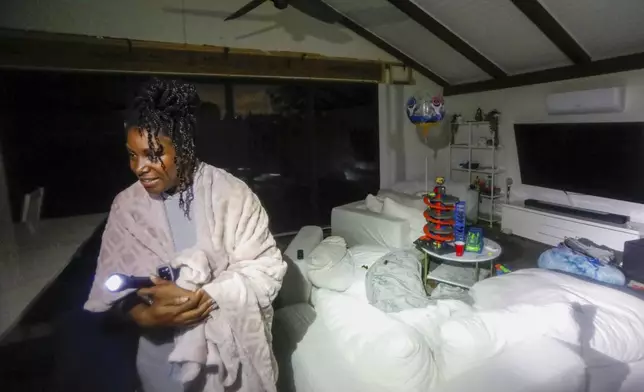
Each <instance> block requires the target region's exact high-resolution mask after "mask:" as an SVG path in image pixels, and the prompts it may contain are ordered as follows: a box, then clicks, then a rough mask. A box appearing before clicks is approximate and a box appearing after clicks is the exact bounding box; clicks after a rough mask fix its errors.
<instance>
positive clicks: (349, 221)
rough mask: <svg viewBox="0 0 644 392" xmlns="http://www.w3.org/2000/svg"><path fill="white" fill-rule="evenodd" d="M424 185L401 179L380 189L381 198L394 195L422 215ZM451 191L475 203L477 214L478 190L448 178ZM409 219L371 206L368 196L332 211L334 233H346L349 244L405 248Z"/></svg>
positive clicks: (407, 240) (395, 199)
mask: <svg viewBox="0 0 644 392" xmlns="http://www.w3.org/2000/svg"><path fill="white" fill-rule="evenodd" d="M423 188H424V185H422V186H421V184H420V183H419V182H418V181H410V182H407V183H401V184H399V185H397V186H395V187H394V188H392V189H385V190H381V191H380V192H378V196H377V197H378V198H379V199H384V198H390V199H392V200H393V201H395V202H397V203H399V204H401V205H404V206H407V207H412V208H415V209H417V210H418V214H419V216H421V214H422V213H423V211H424V210H425V204H424V203H423V201H422V196H421V193H423V192H424V191H423ZM446 188H447V191H448V193H449V194H451V195H454V196H456V197H458V198H459V199H461V200H465V201H466V205H469V206H471V208H472V209H473V211H472V213H473V215H474V216H476V214H477V213H478V194H477V193H476V192H475V191H471V190H469V186H468V185H467V184H463V183H454V182H447V183H446ZM410 230H411V227H410V225H409V222H408V221H406V220H404V219H401V218H394V217H391V216H386V215H383V214H381V213H378V212H374V211H371V210H369V209H368V208H367V205H366V203H365V201H364V200H360V201H356V202H353V203H349V204H345V205H343V206H339V207H335V208H334V209H333V210H332V212H331V232H332V234H333V235H337V236H340V237H343V238H344V239H345V240H346V241H347V244H348V245H349V246H353V245H358V244H362V245H365V244H366V245H379V246H385V247H388V248H405V247H409V246H410V237H413V236H410V234H411V233H410Z"/></svg>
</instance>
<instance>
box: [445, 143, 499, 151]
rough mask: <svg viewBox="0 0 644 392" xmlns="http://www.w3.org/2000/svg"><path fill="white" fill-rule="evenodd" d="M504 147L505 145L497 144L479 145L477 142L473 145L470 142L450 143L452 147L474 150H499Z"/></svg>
mask: <svg viewBox="0 0 644 392" xmlns="http://www.w3.org/2000/svg"><path fill="white" fill-rule="evenodd" d="M502 147H503V146H496V147H492V146H479V145H476V144H473V145H471V146H470V145H468V144H450V148H460V149H463V150H469V149H470V148H471V149H472V150H498V149H500V148H502Z"/></svg>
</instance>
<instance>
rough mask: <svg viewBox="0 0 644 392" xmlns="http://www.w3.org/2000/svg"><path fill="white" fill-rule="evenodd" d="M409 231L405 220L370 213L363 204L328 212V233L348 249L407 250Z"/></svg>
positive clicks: (348, 205) (341, 207)
mask: <svg viewBox="0 0 644 392" xmlns="http://www.w3.org/2000/svg"><path fill="white" fill-rule="evenodd" d="M410 230H411V229H410V226H409V223H408V222H407V221H405V220H404V219H399V218H392V217H387V216H383V215H382V214H379V213H376V212H372V211H369V210H367V209H366V208H365V207H364V202H362V201H359V202H355V203H350V204H346V205H343V206H340V207H335V208H334V209H333V211H331V232H332V234H333V235H337V236H340V237H343V238H344V239H345V240H346V241H347V245H348V246H354V245H378V246H385V247H388V248H403V247H408V246H410V245H411V244H410V242H409V239H410Z"/></svg>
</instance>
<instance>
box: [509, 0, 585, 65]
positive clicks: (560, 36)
mask: <svg viewBox="0 0 644 392" xmlns="http://www.w3.org/2000/svg"><path fill="white" fill-rule="evenodd" d="M511 1H512V3H513V4H514V5H515V6H516V7H517V8H518V9H519V10H520V11H521V12H523V14H524V15H525V16H526V17H528V19H530V20H531V21H532V23H534V24H535V26H537V28H539V30H541V32H542V33H543V34H545V36H546V37H548V38H549V39H550V41H552V43H553V44H555V45H556V46H557V47H558V48H559V50H561V51H562V52H563V53H564V54H565V55H566V56H568V58H570V60H572V62H573V63H575V64H589V63H590V62H591V61H592V60H591V58H590V55H589V54H588V53H586V51H585V50H584V48H582V47H581V45H579V43H577V41H575V39H574V38H573V37H572V36H571V35H570V34H568V32H567V31H566V29H564V28H563V26H561V25H560V24H559V22H557V20H556V19H555V18H554V17H553V16H552V15H550V13H549V12H548V10H546V9H545V8H544V7H543V5H541V3H540V2H539V0H511Z"/></svg>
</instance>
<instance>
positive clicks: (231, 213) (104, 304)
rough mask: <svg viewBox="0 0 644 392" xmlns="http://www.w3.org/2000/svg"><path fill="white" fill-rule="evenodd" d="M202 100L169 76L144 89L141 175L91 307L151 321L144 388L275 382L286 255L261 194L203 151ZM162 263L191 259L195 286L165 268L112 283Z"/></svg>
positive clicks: (133, 133)
mask: <svg viewBox="0 0 644 392" xmlns="http://www.w3.org/2000/svg"><path fill="white" fill-rule="evenodd" d="M198 104H199V97H198V95H197V92H196V90H195V87H194V86H192V85H190V84H185V83H180V82H177V81H163V80H159V79H154V80H152V82H151V83H150V84H148V85H147V86H146V87H145V88H144V89H143V90H142V92H141V93H140V94H139V95H138V96H137V98H136V99H135V101H134V105H133V109H132V111H131V113H130V115H129V116H128V117H129V118H128V120H127V122H126V131H127V144H126V146H127V151H128V154H129V157H130V168H131V169H132V172H133V173H134V174H135V175H136V176H137V178H138V181H137V182H136V183H135V184H133V185H132V186H130V187H129V188H128V189H126V190H125V191H123V192H121V193H120V194H119V195H118V196H117V197H116V199H115V200H114V203H113V205H112V208H111V211H110V216H109V218H108V222H107V226H106V229H105V232H104V234H103V242H102V245H101V251H100V255H99V260H98V265H97V270H96V276H95V279H94V284H93V286H92V289H91V291H90V295H89V299H88V301H87V303H86V304H85V308H86V309H87V310H90V311H94V312H104V311H107V310H110V309H112V310H116V311H120V312H122V313H124V314H127V315H129V317H130V318H131V319H132V320H133V321H134V322H135V323H136V324H138V325H139V326H140V327H141V328H142V335H141V338H140V340H139V350H138V354H137V370H138V373H139V376H140V380H141V384H142V388H143V390H144V391H145V392H156V391H168V392H170V391H183V390H184V389H185V390H191V391H192V390H197V391H199V390H202V391H223V390H240V391H253V392H254V391H263V390H264V391H274V390H275V381H276V377H277V373H276V371H277V368H276V363H275V359H274V357H273V354H272V350H271V346H270V344H271V335H270V327H271V321H272V308H271V302H272V300H273V299H274V298H275V296H276V295H277V292H278V290H279V288H280V286H281V281H282V278H283V276H284V273H285V271H286V264H285V263H284V262H283V260H282V258H281V254H280V252H279V250H278V249H277V248H276V246H275V241H274V239H273V237H272V235H271V233H270V232H269V230H268V218H267V215H266V212H265V211H264V209H263V208H262V206H261V204H260V203H259V200H258V199H257V196H256V195H255V194H253V193H252V191H250V189H249V188H248V187H247V186H246V185H245V184H244V183H243V182H242V181H240V180H238V179H236V178H234V177H233V176H232V175H230V174H228V173H226V172H225V171H223V170H220V169H217V168H214V167H212V166H209V165H206V164H204V163H200V162H199V161H198V159H197V158H196V156H195V130H196V125H197V124H196V117H195V111H196V110H197V106H198ZM164 264H170V265H172V266H174V267H182V269H181V273H180V277H183V276H184V273H188V274H187V275H189V276H190V277H191V278H192V279H193V280H192V281H191V282H190V281H189V282H188V283H187V284H186V285H187V286H188V287H187V288H189V289H186V288H185V287H186V286H185V285H184V288H181V287H179V286H178V285H176V284H174V283H172V282H167V281H163V280H160V279H158V278H154V282H155V284H156V285H155V286H154V287H152V288H149V289H141V290H139V291H138V292H137V293H131V291H129V292H128V291H125V292H121V293H113V292H110V291H108V290H106V289H105V288H104V282H105V280H106V279H107V278H108V277H109V276H110V275H111V274H113V273H122V274H126V275H135V276H150V275H153V274H154V273H155V272H156V268H157V267H158V266H160V265H164ZM195 266H197V267H195ZM188 267H190V268H197V270H190V269H189V268H188ZM185 268H188V269H185ZM199 268H201V270H199ZM184 269H185V270H184ZM135 294H138V295H139V296H140V297H145V298H146V299H149V300H151V301H142V300H137V298H139V297H137V296H136V295H135ZM171 373H173V374H172V375H171Z"/></svg>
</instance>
